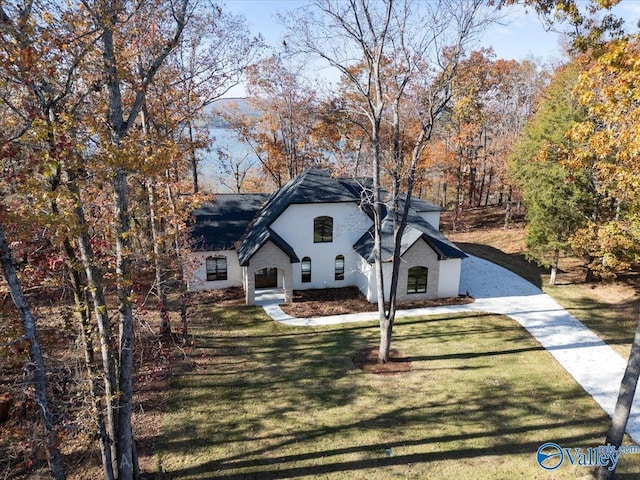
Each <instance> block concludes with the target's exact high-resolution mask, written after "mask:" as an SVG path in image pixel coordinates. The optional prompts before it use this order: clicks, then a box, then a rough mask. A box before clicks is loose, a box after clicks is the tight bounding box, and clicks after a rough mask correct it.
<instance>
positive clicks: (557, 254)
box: [549, 248, 560, 287]
mask: <svg viewBox="0 0 640 480" xmlns="http://www.w3.org/2000/svg"><path fill="white" fill-rule="evenodd" d="M559 261H560V250H558V249H557V248H556V249H555V250H554V251H553V258H552V260H551V275H550V276H549V286H551V287H553V286H554V285H555V284H556V276H557V275H558V263H559Z"/></svg>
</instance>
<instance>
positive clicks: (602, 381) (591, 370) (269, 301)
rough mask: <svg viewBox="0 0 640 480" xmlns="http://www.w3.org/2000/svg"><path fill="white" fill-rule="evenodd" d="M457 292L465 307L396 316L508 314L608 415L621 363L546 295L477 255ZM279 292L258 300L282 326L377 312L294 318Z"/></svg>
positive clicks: (633, 424) (630, 428) (637, 434)
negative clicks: (467, 299)
mask: <svg viewBox="0 0 640 480" xmlns="http://www.w3.org/2000/svg"><path fill="white" fill-rule="evenodd" d="M462 265H463V267H462V275H461V279H460V291H461V292H463V293H467V292H468V293H469V294H470V295H471V296H473V297H474V298H475V299H476V301H475V302H474V303H472V304H468V305H454V306H449V307H431V308H418V309H412V310H402V311H399V312H398V313H397V317H409V316H411V317H414V316H426V315H438V314H447V313H459V312H469V311H471V312H478V311H481V312H488V313H498V314H502V315H506V316H508V317H511V318H512V319H514V320H515V321H516V322H518V323H519V324H520V325H522V326H523V327H524V328H525V329H526V330H527V331H528V332H529V333H530V334H531V335H532V336H533V337H535V338H536V339H537V340H538V341H539V342H540V344H541V345H542V346H543V347H544V348H545V349H547V350H548V351H549V352H550V353H551V355H553V357H554V358H555V359H556V360H557V361H558V363H560V365H561V366H562V367H563V368H564V369H565V370H566V371H567V372H569V374H571V376H573V378H575V379H576V381H577V382H578V383H579V384H580V385H582V387H583V388H584V389H585V390H586V391H587V393H589V395H591V396H592V397H593V398H594V400H595V401H596V402H598V404H599V405H600V406H601V407H602V408H603V410H604V411H605V412H607V414H608V415H612V414H613V410H614V408H615V404H616V399H617V396H618V390H619V388H620V381H621V379H622V375H623V373H624V370H625V367H626V361H625V360H624V359H623V358H622V357H621V356H620V355H619V354H618V353H616V352H615V351H614V350H613V349H612V348H611V347H609V346H608V345H606V344H605V343H604V342H603V341H602V340H601V339H600V338H599V337H598V336H597V335H596V334H595V333H593V332H592V331H591V330H589V329H588V328H587V327H585V326H584V325H583V324H582V323H581V322H579V321H578V320H576V318H575V317H573V316H572V315H571V314H569V313H568V312H567V311H566V310H564V309H563V308H562V307H561V306H560V305H559V304H558V303H556V302H555V301H554V300H553V299H552V298H551V297H550V296H548V295H546V294H545V293H543V292H542V291H541V290H540V289H539V288H537V287H536V286H534V285H532V284H531V283H529V282H527V281H526V280H524V279H523V278H521V277H519V276H518V275H516V274H514V273H512V272H510V271H509V270H507V269H505V268H502V267H500V266H498V265H495V264H493V263H491V262H488V261H486V260H482V259H479V258H477V257H469V258H467V259H465V260H464V261H463V262H462ZM279 302H282V296H281V295H278V294H268V293H263V294H262V297H261V298H259V300H258V304H261V305H263V308H264V309H265V311H266V312H267V314H268V315H269V316H271V317H272V318H273V319H274V320H276V321H278V322H281V323H285V324H288V325H296V326H316V325H333V324H338V323H348V322H362V321H374V320H377V318H378V315H377V313H375V312H374V313H358V314H351V315H334V316H329V317H318V318H304V319H301V318H294V317H290V316H289V315H287V314H285V313H284V312H283V311H282V309H281V308H280V307H279V306H278V303H279ZM639 397H640V395H639V394H638V392H636V396H635V398H634V402H633V408H632V411H631V416H630V417H629V422H628V424H627V433H628V434H629V435H630V436H631V438H632V439H633V441H634V442H636V443H640V408H639V407H640V398H639Z"/></svg>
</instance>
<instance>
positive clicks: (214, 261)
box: [206, 257, 227, 282]
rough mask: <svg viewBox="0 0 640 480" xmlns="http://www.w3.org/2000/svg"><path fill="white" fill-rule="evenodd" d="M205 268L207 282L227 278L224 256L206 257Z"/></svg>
mask: <svg viewBox="0 0 640 480" xmlns="http://www.w3.org/2000/svg"><path fill="white" fill-rule="evenodd" d="M206 268H207V281H208V282H215V281H218V280H226V279H227V259H226V257H207V261H206Z"/></svg>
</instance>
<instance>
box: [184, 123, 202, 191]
mask: <svg viewBox="0 0 640 480" xmlns="http://www.w3.org/2000/svg"><path fill="white" fill-rule="evenodd" d="M187 128H188V129H189V156H190V157H191V175H192V176H193V193H194V194H197V193H198V192H199V191H200V186H199V185H198V157H197V156H196V149H195V148H194V146H193V145H194V141H193V126H192V125H191V120H187Z"/></svg>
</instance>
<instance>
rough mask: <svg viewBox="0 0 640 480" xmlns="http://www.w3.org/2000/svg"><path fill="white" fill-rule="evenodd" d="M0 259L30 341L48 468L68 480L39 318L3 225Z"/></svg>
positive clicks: (25, 332)
mask: <svg viewBox="0 0 640 480" xmlns="http://www.w3.org/2000/svg"><path fill="white" fill-rule="evenodd" d="M0 263H2V271H3V273H4V277H5V279H6V281H7V284H8V285H9V291H10V293H11V298H12V300H13V303H14V305H15V306H16V308H17V310H18V313H19V315H20V320H21V321H22V328H23V331H24V336H25V338H26V339H27V341H28V342H29V360H30V362H31V369H32V372H33V374H32V378H31V382H30V383H31V384H32V385H33V388H34V392H35V397H36V403H37V404H38V407H40V418H41V420H42V423H43V424H44V428H45V447H46V454H47V462H48V463H49V470H50V471H51V476H52V477H53V478H55V479H56V480H65V479H66V475H65V473H64V466H63V464H62V456H61V455H60V451H59V450H58V443H59V442H58V433H57V432H56V426H55V420H54V418H53V413H52V411H51V402H50V400H49V395H48V393H47V374H46V367H45V364H44V358H43V356H42V350H41V349H40V342H39V340H38V334H37V329H36V319H35V317H34V316H33V313H32V312H31V308H30V307H29V304H28V303H27V300H26V298H25V297H24V293H23V291H22V287H21V286H20V280H19V279H18V275H17V272H16V269H15V267H14V265H13V260H12V258H11V250H10V249H9V245H8V244H7V240H6V238H5V234H4V229H3V227H2V225H0Z"/></svg>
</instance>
